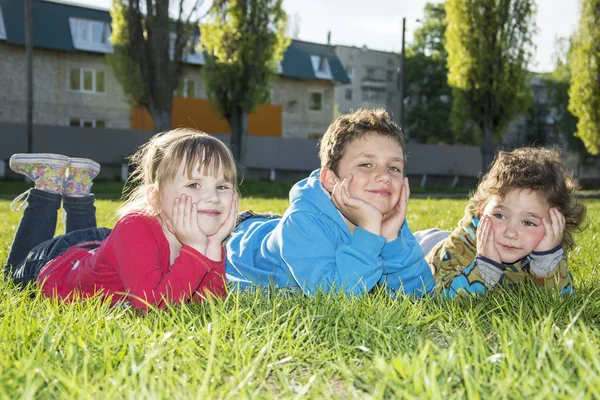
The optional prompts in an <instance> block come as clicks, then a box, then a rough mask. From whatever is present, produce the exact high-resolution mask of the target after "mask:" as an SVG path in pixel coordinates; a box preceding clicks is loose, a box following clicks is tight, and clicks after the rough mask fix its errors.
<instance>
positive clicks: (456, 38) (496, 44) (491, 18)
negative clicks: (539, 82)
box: [445, 0, 535, 171]
mask: <svg viewBox="0 0 600 400" xmlns="http://www.w3.org/2000/svg"><path fill="white" fill-rule="evenodd" d="M534 14H535V10H534V5H533V0H448V1H447V2H446V21H447V23H448V27H447V29H446V44H445V48H446V50H447V51H448V71H449V73H448V83H449V84H450V86H452V92H453V98H454V102H453V105H452V125H453V129H455V130H457V131H458V130H459V129H460V127H461V126H462V124H463V123H464V121H465V118H467V119H470V120H471V121H473V122H474V123H475V125H476V126H477V128H478V130H479V132H480V135H481V155H482V171H487V168H488V166H489V165H490V163H491V161H492V159H493V157H494V152H495V140H497V139H499V138H501V136H502V131H503V129H504V128H505V127H506V125H507V123H508V122H510V121H511V119H512V118H513V117H514V116H515V115H517V114H518V113H519V112H520V111H521V110H522V109H523V108H525V106H526V105H527V103H528V98H529V96H530V94H529V90H528V80H529V76H528V73H527V69H526V67H527V64H528V62H529V59H530V58H531V36H532V32H533V30H534V29H535V20H534Z"/></svg>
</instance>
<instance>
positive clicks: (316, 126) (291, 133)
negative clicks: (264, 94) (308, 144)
mask: <svg viewBox="0 0 600 400" xmlns="http://www.w3.org/2000/svg"><path fill="white" fill-rule="evenodd" d="M313 92H315V93H321V95H322V99H323V100H322V109H321V111H314V110H310V109H309V96H310V94H311V93H313ZM333 103H334V99H333V84H332V83H331V82H330V81H325V80H315V81H307V80H300V79H288V78H279V79H277V80H275V82H274V83H273V86H272V89H271V104H279V105H281V107H282V110H283V111H282V121H283V134H282V137H284V138H294V139H306V138H317V137H320V136H321V135H323V134H324V133H325V131H326V130H327V127H328V126H329V124H330V123H331V121H332V120H333Z"/></svg>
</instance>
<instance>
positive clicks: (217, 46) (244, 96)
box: [200, 0, 290, 165]
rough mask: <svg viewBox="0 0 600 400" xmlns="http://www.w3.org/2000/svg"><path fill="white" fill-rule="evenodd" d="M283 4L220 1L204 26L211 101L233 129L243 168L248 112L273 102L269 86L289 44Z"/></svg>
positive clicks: (205, 69)
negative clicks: (257, 106) (269, 100)
mask: <svg viewBox="0 0 600 400" xmlns="http://www.w3.org/2000/svg"><path fill="white" fill-rule="evenodd" d="M286 22H287V16H286V14H285V12H284V11H283V8H282V0H217V1H215V3H214V4H213V7H212V8H211V10H210V11H209V21H208V23H206V24H203V25H202V26H201V27H200V31H201V35H200V43H201V46H202V48H203V49H204V51H206V53H207V54H208V57H207V59H206V65H205V66H204V67H203V69H202V72H203V75H204V80H205V82H206V87H207V93H208V96H209V98H211V99H212V100H213V101H214V104H215V106H216V108H217V110H218V111H219V112H220V113H221V114H222V115H223V116H224V117H225V118H226V119H227V121H228V122H229V126H230V128H231V150H232V152H233V154H234V156H235V158H236V160H238V161H239V162H240V163H241V164H242V165H244V164H245V148H246V144H245V143H246V140H247V136H248V113H249V112H250V111H252V109H253V108H254V106H255V105H256V104H260V103H264V102H266V101H267V100H268V98H269V89H270V82H271V80H272V79H273V77H274V76H275V75H276V74H277V68H278V63H279V61H281V59H282V58H283V53H284V52H285V49H286V48H287V46H288V45H289V43H290V40H289V39H286V38H285V30H286Z"/></svg>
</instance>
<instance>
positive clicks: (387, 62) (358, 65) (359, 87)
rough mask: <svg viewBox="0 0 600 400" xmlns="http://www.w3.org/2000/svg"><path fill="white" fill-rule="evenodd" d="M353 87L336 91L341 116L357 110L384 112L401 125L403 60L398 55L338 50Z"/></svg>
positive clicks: (362, 50) (338, 48) (352, 48)
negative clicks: (378, 110)
mask: <svg viewBox="0 0 600 400" xmlns="http://www.w3.org/2000/svg"><path fill="white" fill-rule="evenodd" d="M335 53H336V54H337V56H338V57H339V59H340V61H341V63H342V65H343V66H344V69H345V70H346V73H347V75H348V78H349V79H350V83H349V84H347V85H339V86H336V87H335V89H334V93H335V103H336V104H337V108H338V111H339V112H340V113H344V112H348V111H350V110H355V109H357V108H361V107H362V108H385V109H386V110H387V111H388V112H389V113H390V114H391V115H392V116H393V118H394V120H395V121H396V122H398V123H399V122H400V118H399V113H400V92H399V89H398V88H399V86H398V76H399V71H400V57H399V56H398V54H396V53H390V52H385V51H379V50H372V49H369V48H367V47H366V46H363V47H355V46H341V45H337V46H335Z"/></svg>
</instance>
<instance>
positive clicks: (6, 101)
mask: <svg viewBox="0 0 600 400" xmlns="http://www.w3.org/2000/svg"><path fill="white" fill-rule="evenodd" d="M33 54H34V57H33V59H34V62H33V81H34V87H33V92H34V108H33V122H34V124H39V125H58V126H68V125H69V121H70V118H82V119H88V120H91V119H94V120H103V121H105V122H106V127H107V128H121V129H124V128H129V125H130V122H129V116H130V111H129V110H130V106H129V104H128V103H127V102H126V101H125V96H124V94H123V91H122V89H121V86H120V84H119V83H118V82H117V81H116V79H115V78H114V76H113V74H112V70H111V68H110V67H109V66H108V64H107V63H106V60H105V57H104V55H99V54H94V53H87V52H74V53H68V52H58V51H51V50H44V49H39V48H36V49H34V53H33ZM0 55H1V58H2V62H1V63H0V88H1V90H0V121H2V122H20V123H22V122H25V119H26V104H27V93H26V72H25V71H26V59H25V49H24V47H20V46H12V45H9V44H6V43H3V42H0ZM71 67H85V68H92V69H95V70H101V71H104V74H105V93H81V92H75V91H71V90H69V89H68V79H69V68H71Z"/></svg>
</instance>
